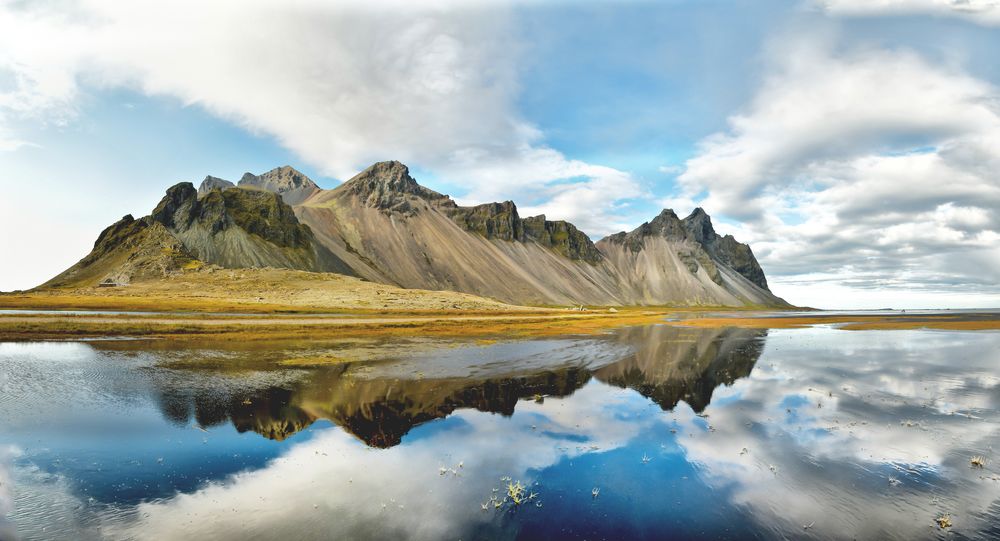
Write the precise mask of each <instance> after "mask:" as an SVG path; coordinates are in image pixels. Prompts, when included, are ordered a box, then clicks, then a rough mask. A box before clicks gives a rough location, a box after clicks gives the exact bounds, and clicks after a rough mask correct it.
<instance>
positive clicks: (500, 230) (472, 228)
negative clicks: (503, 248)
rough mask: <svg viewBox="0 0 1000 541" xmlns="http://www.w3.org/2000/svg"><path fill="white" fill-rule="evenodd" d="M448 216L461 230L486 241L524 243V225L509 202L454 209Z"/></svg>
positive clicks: (514, 207) (515, 208)
mask: <svg viewBox="0 0 1000 541" xmlns="http://www.w3.org/2000/svg"><path fill="white" fill-rule="evenodd" d="M448 215H449V216H450V217H451V219H452V220H454V221H455V223H457V224H458V225H459V227H461V228H462V229H464V230H466V231H469V232H471V233H476V234H478V235H482V236H484V237H486V238H488V239H500V240H507V241H518V242H524V233H525V232H524V224H523V222H522V220H521V218H520V217H519V216H518V215H517V207H516V206H514V203H513V202H511V201H504V202H503V203H486V204H485V205H476V206H474V207H454V208H452V209H450V210H448Z"/></svg>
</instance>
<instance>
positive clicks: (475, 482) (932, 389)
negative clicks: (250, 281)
mask: <svg viewBox="0 0 1000 541" xmlns="http://www.w3.org/2000/svg"><path fill="white" fill-rule="evenodd" d="M8 316H9V317H20V318H22V319H24V318H30V317H38V318H43V317H49V315H46V314H35V315H33V316H30V317H29V316H27V315H17V316H10V315H9V314H8V315H5V316H4V317H8ZM624 316H625V317H637V316H636V314H634V313H629V314H624ZM647 316H650V314H646V313H644V314H643V315H642V317H647ZM91 317H93V318H98V317H100V318H111V319H112V320H114V321H115V322H117V319H116V318H117V317H122V318H125V317H126V316H115V315H108V314H103V315H92V316H91ZM136 317H139V316H136ZM145 317H163V316H145ZM609 317H610V316H609ZM258 319H259V318H258ZM667 320H672V321H667ZM805 320H808V321H805ZM760 321H765V323H758V322H760ZM990 321H992V322H993V323H992V325H995V322H996V321H997V314H995V313H992V312H961V313H959V312H951V313H944V312H940V313H938V312H934V313H908V314H905V315H902V314H897V313H888V314H887V313H878V314H857V313H849V314H822V313H809V314H753V315H752V316H751V315H748V314H745V313H741V314H708V313H699V314H687V315H678V314H672V315H671V314H663V313H661V314H659V315H657V316H656V317H655V318H654V321H646V320H643V321H638V322H636V321H631V320H626V319H622V320H619V322H620V323H622V324H620V325H604V324H602V325H596V324H595V325H593V326H591V327H588V328H585V329H579V328H576V327H572V326H567V327H566V328H565V329H566V332H563V333H561V334H560V333H548V332H545V333H537V334H533V333H532V332H525V333H523V334H520V335H518V339H516V340H511V339H502V338H501V337H498V336H493V337H492V338H490V337H488V336H485V337H475V336H473V335H472V334H470V335H468V336H461V337H457V336H452V335H448V334H447V333H439V334H435V333H428V334H420V333H413V334H392V333H388V334H377V333H376V334H372V335H366V334H364V333H361V334H359V335H356V336H351V335H350V333H345V334H344V335H335V334H333V333H331V334H330V335H324V334H322V333H320V334H319V335H318V336H314V337H312V338H309V339H306V338H304V337H303V336H301V335H298V334H294V335H287V336H286V335H276V336H272V337H271V338H270V339H269V338H267V337H258V338H256V339H253V340H240V339H230V338H232V337H234V336H239V334H234V335H231V336H229V335H225V334H223V335H216V334H211V333H209V334H206V335H200V336H199V337H198V338H196V339H195V338H191V339H181V340H178V339H173V338H172V337H170V336H161V337H157V338H156V339H150V337H149V336H143V335H133V336H117V335H116V337H117V338H126V339H115V340H102V339H99V338H101V337H100V336H99V335H97V336H91V335H87V336H86V337H70V338H64V339H62V340H59V341H51V340H49V341H46V340H37V339H31V340H28V339H13V338H12V339H8V340H7V341H4V342H0V539H4V540H7V539H24V540H34V539H84V540H86V539H157V540H159V539H167V540H170V539H209V538H211V539H277V538H282V539H419V540H423V539H788V538H805V539H936V538H947V537H956V538H963V539H964V538H967V539H994V538H996V537H997V536H998V535H1000V526H998V524H1000V462H998V461H1000V455H998V454H997V453H996V451H995V449H996V448H997V446H998V445H1000V422H998V420H1000V417H998V415H997V413H998V411H997V410H998V407H1000V333H998V332H996V331H994V330H990V329H995V328H996V327H995V326H994V327H990V326H989V325H991V324H990V323H988V322H990ZM942 322H944V323H942ZM968 322H975V323H976V325H977V326H976V327H975V328H978V329H985V330H969V329H966V328H961V327H960V328H948V326H949V325H951V326H954V325H957V324H959V323H961V324H963V325H964V324H967V323H968ZM550 323H551V322H550ZM876 324H877V325H881V326H882V327H878V326H876ZM886 325H894V326H893V327H889V328H884V327H885V326H886ZM552 326H556V325H552ZM320 327H321V326H320V325H316V326H314V328H320ZM547 328H548V327H547ZM487 330H490V331H491V332H492V331H495V330H496V329H487ZM487 334H489V333H487ZM501 334H502V333H501ZM35 338H38V337H35ZM95 338H97V339H95ZM316 359H320V361H317V360H316ZM323 359H327V360H328V361H329V362H321V360H323ZM296 360H298V361H299V362H294V361H296ZM303 360H304V361H303ZM310 360H311V361H310Z"/></svg>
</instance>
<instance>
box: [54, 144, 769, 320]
mask: <svg viewBox="0 0 1000 541" xmlns="http://www.w3.org/2000/svg"><path fill="white" fill-rule="evenodd" d="M142 220H143V221H145V222H148V223H157V224H160V225H162V226H163V227H164V229H165V231H166V233H167V234H168V235H169V236H170V237H172V238H174V239H176V240H177V241H178V243H179V246H180V247H181V249H182V250H183V251H184V253H185V257H189V258H190V259H192V260H197V261H202V262H205V263H212V264H216V265H220V266H223V267H254V266H256V267H260V266H273V267H285V268H292V269H299V270H310V271H321V272H339V273H345V274H352V275H356V276H359V277H362V278H364V279H367V280H370V281H374V282H380V283H385V284H391V285H397V286H400V287H404V288H417V289H431V290H452V291H459V292H466V293H473V294H476V295H481V296H486V297H491V298H495V299H498V300H501V301H504V302H510V303H517V304H557V305H565V304H598V305H630V304H645V305H653V304H680V305H728V306H740V305H769V306H784V305H786V303H785V302H784V301H783V300H781V299H779V298H778V297H775V296H774V295H773V294H771V292H770V290H769V289H768V287H767V282H766V279H765V278H764V274H763V271H762V270H761V269H760V266H759V264H758V263H757V261H756V259H755V258H754V257H753V253H752V251H751V250H750V247H749V246H747V245H745V244H740V243H738V242H736V241H735V239H733V238H732V237H731V236H726V237H722V236H719V235H718V234H716V233H715V231H714V229H713V228H712V225H711V221H710V219H709V218H708V216H707V214H705V213H704V212H703V211H702V210H701V209H698V210H696V211H695V213H692V215H691V216H689V217H687V218H685V219H684V220H680V219H678V218H677V216H676V215H674V213H673V212H672V211H664V212H663V213H661V214H660V215H659V216H657V217H656V218H655V219H654V220H652V221H651V222H649V223H646V224H643V225H642V226H640V227H639V228H637V229H636V230H634V231H631V232H627V233H626V232H622V233H617V234H615V235H611V236H609V237H607V238H605V239H602V240H601V241H599V242H597V243H594V242H592V241H591V239H590V238H589V237H587V235H585V234H584V233H583V232H581V231H580V230H578V229H577V228H576V227H575V226H573V224H570V223H568V222H565V221H550V220H547V219H546V217H545V216H544V215H541V216H533V217H524V218H522V217H521V216H520V215H519V214H518V210H517V207H516V205H515V204H514V203H513V202H511V201H505V202H501V203H487V204H482V205H476V206H469V207H466V206H460V205H458V204H457V203H456V202H455V201H454V200H452V199H451V198H450V197H448V196H447V195H443V194H440V193H438V192H435V191H433V190H430V189H428V188H426V187H423V186H421V185H420V184H418V183H417V182H416V180H415V179H413V177H412V176H411V175H410V174H409V170H408V168H407V167H406V166H405V165H403V164H401V163H399V162H394V161H393V162H379V163H376V164H374V165H372V166H371V167H369V168H367V169H365V170H364V171H362V172H361V173H359V174H358V175H356V176H355V177H353V178H351V179H350V180H348V181H346V182H344V183H343V184H342V185H340V186H338V187H337V188H335V189H332V190H323V189H320V188H319V187H318V186H317V185H316V184H315V183H314V182H312V181H311V180H310V179H308V177H306V176H305V175H304V174H302V173H300V172H298V171H296V170H295V169H293V168H291V167H289V166H284V167H279V168H276V169H274V170H272V171H269V172H267V173H264V174H262V175H253V174H250V173H247V174H245V175H244V176H243V178H242V179H241V181H240V182H239V184H238V185H236V186H234V185H233V184H232V183H231V182H229V181H226V180H223V179H219V178H217V177H211V176H209V177H206V179H205V181H203V182H202V185H201V187H200V188H199V189H198V190H195V189H194V187H193V185H191V184H190V183H181V184H178V185H176V186H174V187H172V188H170V190H168V192H167V195H166V196H165V197H164V199H163V201H161V203H160V204H159V205H158V206H157V208H156V209H155V210H154V212H153V214H151V215H150V216H149V217H147V218H143V219H142ZM96 250H97V246H96V245H95V251H96ZM92 256H93V254H92V255H91V256H88V258H90V259H91V260H94V258H93V257H92ZM85 260H87V258H85ZM116 261H117V260H116ZM92 262H93V261H92ZM83 263H84V261H81V263H78V265H81V264H83ZM164 268H166V267H164ZM176 268H177V267H176V266H175V267H173V268H166V270H165V272H170V271H172V270H173V269H176ZM67 272H68V271H67ZM64 274H65V273H64ZM76 274H78V275H79V274H80V273H79V269H77V273H76ZM90 274H95V273H90ZM98 274H99V273H98ZM106 274H109V275H110V274H111V271H110V270H108V272H107V273H106ZM61 276H62V275H61ZM144 276H145V275H144ZM53 282H54V284H53ZM53 282H50V283H49V284H47V285H62V283H63V282H65V281H60V280H53Z"/></svg>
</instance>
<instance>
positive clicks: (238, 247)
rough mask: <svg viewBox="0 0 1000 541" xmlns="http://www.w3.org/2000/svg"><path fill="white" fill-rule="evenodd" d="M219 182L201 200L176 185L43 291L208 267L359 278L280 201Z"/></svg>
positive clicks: (122, 222) (124, 281)
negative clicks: (148, 212) (148, 211)
mask: <svg viewBox="0 0 1000 541" xmlns="http://www.w3.org/2000/svg"><path fill="white" fill-rule="evenodd" d="M217 181H221V179H215V178H214V177H208V178H206V180H205V182H204V183H203V187H204V186H205V185H206V184H209V185H211V186H210V187H208V188H207V189H204V190H201V193H202V195H201V197H199V192H198V191H196V190H195V188H194V186H193V185H192V184H191V183H190V182H182V183H179V184H177V185H175V186H172V187H171V188H169V189H168V190H167V193H166V195H165V196H164V197H163V199H162V200H160V203H159V204H158V205H157V206H156V208H155V209H154V210H153V212H152V213H151V214H150V215H149V216H146V217H144V218H142V219H139V220H135V219H133V218H132V216H125V217H124V218H122V220H120V221H119V222H117V223H115V224H114V225H112V226H110V227H108V228H107V229H105V230H104V232H102V233H101V235H100V236H99V237H98V239H97V242H96V243H95V244H94V248H93V250H92V251H91V252H90V254H88V255H87V256H86V257H84V258H83V259H82V260H80V261H79V262H78V263H77V264H75V265H73V266H72V267H70V268H69V269H68V270H66V271H65V272H63V273H62V274H60V275H59V276H57V277H55V278H53V279H52V280H50V281H48V282H46V283H45V284H43V285H42V286H41V287H43V288H51V287H85V286H94V285H98V284H100V283H105V284H107V285H124V284H127V283H129V282H131V281H132V280H134V279H149V278H157V277H163V276H165V275H167V274H169V273H171V272H175V271H178V270H181V269H183V268H197V267H200V266H201V265H202V264H206V263H207V264H214V265H218V266H220V267H227V268H245V267H280V268H287V269H295V270H306V271H314V272H337V273H341V274H348V275H353V274H354V272H353V271H352V270H351V268H350V267H349V266H347V265H346V264H344V262H343V261H341V260H340V259H339V258H337V257H336V256H335V255H333V254H332V253H330V251H329V250H327V249H326V248H324V247H323V246H322V245H321V244H319V243H318V242H316V239H315V237H314V236H313V234H312V231H311V230H310V229H309V227H308V226H306V225H303V224H301V223H299V221H298V219H296V218H295V214H294V212H293V211H292V208H291V207H290V206H288V205H287V204H286V203H284V202H283V201H282V200H281V197H280V196H278V195H277V194H275V193H272V192H267V191H262V190H246V189H242V188H226V189H223V188H225V184H220V183H219V182H217ZM224 182H225V181H222V183H224Z"/></svg>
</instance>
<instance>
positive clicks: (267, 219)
mask: <svg viewBox="0 0 1000 541" xmlns="http://www.w3.org/2000/svg"><path fill="white" fill-rule="evenodd" d="M199 212H200V216H199V219H200V220H201V221H203V222H205V223H210V224H212V225H211V227H212V230H213V231H218V230H221V229H225V228H226V227H229V225H230V224H235V225H237V226H239V227H241V228H243V229H244V230H246V232H248V233H251V234H254V235H257V236H258V237H260V238H262V239H264V240H266V241H268V242H271V243H274V244H276V245H278V246H284V247H290V248H305V247H308V246H309V243H310V241H311V240H312V232H311V231H310V230H309V226H307V225H303V224H300V223H299V221H298V219H297V218H296V217H295V213H294V212H293V211H292V207H290V206H288V205H287V204H285V203H284V202H283V201H282V200H281V197H280V196H278V195H277V194H274V193H269V192H255V191H247V190H226V191H225V192H214V193H211V194H209V195H208V196H206V197H205V198H204V199H203V200H202V201H201V209H199Z"/></svg>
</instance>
